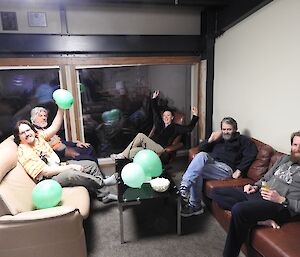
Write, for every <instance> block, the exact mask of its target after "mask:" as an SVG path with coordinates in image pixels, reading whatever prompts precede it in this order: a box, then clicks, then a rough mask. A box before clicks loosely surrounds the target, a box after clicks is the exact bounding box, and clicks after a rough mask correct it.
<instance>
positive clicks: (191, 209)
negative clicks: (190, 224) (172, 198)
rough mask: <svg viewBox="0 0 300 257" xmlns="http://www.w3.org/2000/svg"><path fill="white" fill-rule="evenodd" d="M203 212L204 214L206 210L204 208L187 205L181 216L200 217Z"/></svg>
mask: <svg viewBox="0 0 300 257" xmlns="http://www.w3.org/2000/svg"><path fill="white" fill-rule="evenodd" d="M203 212H204V209H203V207H202V206H199V207H195V206H192V205H190V204H187V205H186V206H184V207H183V208H182V210H181V213H180V215H181V216H182V217H190V216H193V215H200V214H202V213H203Z"/></svg>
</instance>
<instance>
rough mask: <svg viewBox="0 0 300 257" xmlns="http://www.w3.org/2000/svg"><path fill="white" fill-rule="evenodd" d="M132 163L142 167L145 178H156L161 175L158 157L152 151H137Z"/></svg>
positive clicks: (160, 164)
mask: <svg viewBox="0 0 300 257" xmlns="http://www.w3.org/2000/svg"><path fill="white" fill-rule="evenodd" d="M133 162H134V163H138V164H139V165H141V166H142V168H143V170H144V172H145V176H146V177H158V176H160V175H161V173H162V163H161V160H160V158H159V157H158V155H157V154H156V153H155V152H153V151H152V150H149V149H145V150H141V151H139V152H138V153H137V154H136V155H135V156H134V158H133Z"/></svg>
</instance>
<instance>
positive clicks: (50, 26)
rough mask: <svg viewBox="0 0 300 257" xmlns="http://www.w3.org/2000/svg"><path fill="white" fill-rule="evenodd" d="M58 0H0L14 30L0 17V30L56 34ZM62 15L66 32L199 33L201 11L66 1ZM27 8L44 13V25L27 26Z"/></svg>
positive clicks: (121, 33) (57, 28)
mask: <svg viewBox="0 0 300 257" xmlns="http://www.w3.org/2000/svg"><path fill="white" fill-rule="evenodd" d="M57 2H59V1H53V3H52V2H51V1H49V3H47V4H45V3H36V2H35V1H33V2H26V3H23V4H22V3H20V2H18V3H16V1H11V2H8V1H4V2H1V1H0V11H1V12H16V16H17V23H18V30H17V31H7V30H6V31H4V30H2V24H1V19H0V33H42V34H50V33H55V34H60V33H61V21H60V8H59V4H58V3H57ZM65 8H66V19H67V25H68V33H70V34H102V35H114V34H115V35H200V21H201V15H200V10H199V9H198V8H194V9H192V8H183V7H180V8H178V7H176V6H174V7H170V6H169V7H167V6H158V7H155V6H147V5H145V6H144V5H124V4H123V5H121V6H118V5H115V4H114V5H109V4H98V5H95V4H88V3H84V4H80V3H78V4H67V5H66V7H65ZM28 12H44V13H46V19H47V26H46V27H30V26H29V25H28V17H27V15H28Z"/></svg>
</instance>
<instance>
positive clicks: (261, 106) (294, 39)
mask: <svg viewBox="0 0 300 257" xmlns="http://www.w3.org/2000/svg"><path fill="white" fill-rule="evenodd" d="M299 27H300V1H299V0H274V1H273V2H271V3H270V4H268V5H266V6H265V7H264V8H262V9H260V10H259V11H257V12H256V13H254V14H253V15H251V16H249V17H248V18H247V19H245V20H243V21H242V22H241V23H239V24H238V25H236V26H234V27H233V28H231V29H230V30H228V31H226V32H225V33H224V34H223V35H222V36H221V37H220V38H218V39H217V40H216V48H215V79H214V108H213V112H214V113H213V128H214V129H219V122H220V120H221V119H222V118H223V117H224V116H232V117H234V118H236V119H237V122H238V124H239V131H240V132H242V133H249V135H250V136H252V137H255V138H257V139H259V140H262V141H263V142H266V143H269V144H270V145H272V146H273V147H274V148H275V149H277V150H279V151H283V152H286V153H289V151H290V143H289V138H290V134H291V132H294V131H297V130H300V117H299V110H300V108H299V98H300V66H299V62H300V33H299Z"/></svg>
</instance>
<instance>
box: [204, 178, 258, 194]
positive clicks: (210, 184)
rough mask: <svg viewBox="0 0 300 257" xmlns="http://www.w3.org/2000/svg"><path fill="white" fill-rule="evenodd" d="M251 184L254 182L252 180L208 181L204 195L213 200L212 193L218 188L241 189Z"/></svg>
mask: <svg viewBox="0 0 300 257" xmlns="http://www.w3.org/2000/svg"><path fill="white" fill-rule="evenodd" d="M249 183H253V180H252V179H250V178H238V179H222V180H217V179H212V180H206V181H205V187H204V194H205V195H206V196H207V197H208V198H211V192H212V190H213V189H214V188H216V187H241V186H244V185H246V184H249Z"/></svg>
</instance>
